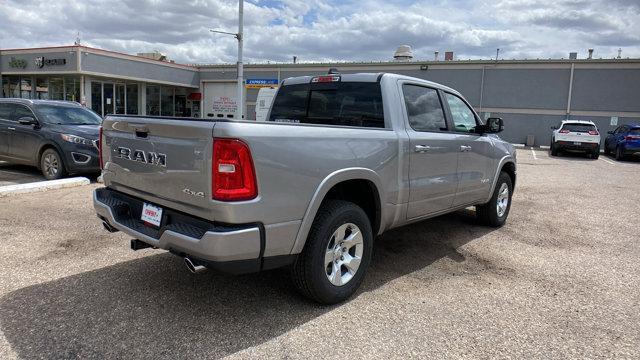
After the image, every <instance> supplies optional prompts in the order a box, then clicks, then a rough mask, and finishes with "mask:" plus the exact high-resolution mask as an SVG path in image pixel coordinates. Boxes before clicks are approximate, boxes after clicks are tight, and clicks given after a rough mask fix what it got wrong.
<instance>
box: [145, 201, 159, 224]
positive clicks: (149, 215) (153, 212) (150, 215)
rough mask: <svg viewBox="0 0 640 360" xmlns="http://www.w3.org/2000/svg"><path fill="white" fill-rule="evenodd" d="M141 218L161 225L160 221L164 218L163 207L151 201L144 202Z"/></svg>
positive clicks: (146, 221) (148, 222)
mask: <svg viewBox="0 0 640 360" xmlns="http://www.w3.org/2000/svg"><path fill="white" fill-rule="evenodd" d="M140 219H141V220H142V221H144V222H145V223H147V224H151V225H153V226H158V227H159V226H160V221H161V220H162V208H161V207H159V206H155V205H152V204H149V203H144V205H143V206H142V215H140Z"/></svg>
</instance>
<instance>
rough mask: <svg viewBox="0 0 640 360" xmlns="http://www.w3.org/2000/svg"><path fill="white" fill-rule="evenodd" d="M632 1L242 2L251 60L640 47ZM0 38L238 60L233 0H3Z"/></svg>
mask: <svg viewBox="0 0 640 360" xmlns="http://www.w3.org/2000/svg"><path fill="white" fill-rule="evenodd" d="M638 18H640V6H639V5H638V2H637V1H635V0H611V1H607V0H557V1H543V0H498V1H492V2H478V1H473V0H438V1H428V0H417V1H409V0H403V1H396V2H393V1H384V0H362V1H337V0H306V1H299V0H281V1H278V0H252V1H246V2H245V56H246V57H247V58H248V60H249V61H254V62H257V61H268V60H271V61H289V60H290V59H291V56H293V55H296V56H298V57H299V59H301V60H303V61H318V60H388V59H390V58H391V56H392V54H393V51H394V50H395V48H396V47H397V46H398V45H400V44H409V45H412V46H413V48H414V54H415V55H416V57H417V58H421V59H430V58H431V57H432V54H433V51H435V50H439V51H440V52H444V51H455V52H456V54H457V57H458V58H490V57H493V56H494V54H495V49H496V48H500V49H501V52H500V53H501V55H502V56H504V57H505V58H512V57H515V58H523V57H527V58H536V57H541V58H547V57H566V56H567V55H568V52H569V51H579V52H581V53H585V52H586V49H587V48H591V47H593V48H595V49H596V56H603V57H611V56H615V54H616V50H617V49H618V47H622V48H623V55H624V56H632V57H639V56H640V22H638V21H637V20H638ZM0 19H3V24H2V26H1V27H0V47H2V48H14V47H32V46H51V45H64V44H71V43H73V41H74V39H75V36H76V32H77V31H80V33H81V37H82V40H83V43H85V44H87V45H92V46H97V47H101V48H105V49H108V50H115V51H123V52H127V53H136V52H142V51H145V52H146V51H152V50H159V51H161V52H165V53H167V54H168V55H169V56H170V57H171V58H173V59H175V60H177V61H179V62H187V63H216V62H234V61H235V56H236V42H235V39H233V38H232V37H230V36H224V35H215V34H211V33H210V32H209V31H208V30H209V29H210V28H215V29H220V30H226V31H232V32H233V31H236V27H237V1H231V0H192V1H169V0H142V1H140V0H137V1H136V0H112V1H109V2H105V1H98V0H82V1H80V0H69V1H64V2H56V1H54V2H51V1H35V0H32V1H24V0H23V1H20V0H0Z"/></svg>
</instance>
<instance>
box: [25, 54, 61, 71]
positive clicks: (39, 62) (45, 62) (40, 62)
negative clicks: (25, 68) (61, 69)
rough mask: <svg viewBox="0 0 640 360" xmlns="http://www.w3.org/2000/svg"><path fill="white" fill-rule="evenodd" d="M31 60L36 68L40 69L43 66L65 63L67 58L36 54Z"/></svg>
mask: <svg viewBox="0 0 640 360" xmlns="http://www.w3.org/2000/svg"><path fill="white" fill-rule="evenodd" d="M33 61H34V63H35V64H36V67H37V68H38V69H42V68H43V67H45V66H54V65H66V64H67V59H46V58H45V57H44V56H38V57H36V58H35V59H34V60H33Z"/></svg>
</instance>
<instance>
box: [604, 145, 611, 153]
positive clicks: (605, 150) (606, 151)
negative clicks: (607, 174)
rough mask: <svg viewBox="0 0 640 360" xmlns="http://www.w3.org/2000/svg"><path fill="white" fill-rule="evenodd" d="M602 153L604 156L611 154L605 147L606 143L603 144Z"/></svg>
mask: <svg viewBox="0 0 640 360" xmlns="http://www.w3.org/2000/svg"><path fill="white" fill-rule="evenodd" d="M603 151H604V154H605V155H609V154H611V151H609V147H608V146H607V143H606V142H605V143H604V149H603Z"/></svg>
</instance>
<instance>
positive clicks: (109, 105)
mask: <svg viewBox="0 0 640 360" xmlns="http://www.w3.org/2000/svg"><path fill="white" fill-rule="evenodd" d="M102 94H103V95H102V100H103V104H102V108H103V109H104V114H103V116H107V115H109V114H113V113H114V111H113V110H114V103H115V101H114V98H113V83H103V84H102Z"/></svg>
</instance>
